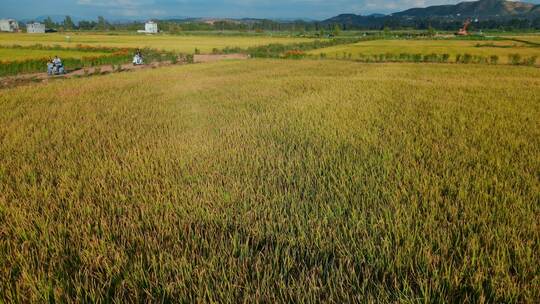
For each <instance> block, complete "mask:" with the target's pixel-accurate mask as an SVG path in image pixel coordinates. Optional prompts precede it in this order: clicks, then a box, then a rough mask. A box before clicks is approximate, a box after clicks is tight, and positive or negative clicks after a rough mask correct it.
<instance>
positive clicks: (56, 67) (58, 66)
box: [47, 56, 64, 75]
mask: <svg viewBox="0 0 540 304" xmlns="http://www.w3.org/2000/svg"><path fill="white" fill-rule="evenodd" d="M47 74H48V75H59V74H64V64H63V63H62V59H60V58H59V57H58V56H54V59H52V60H50V61H48V62H47Z"/></svg>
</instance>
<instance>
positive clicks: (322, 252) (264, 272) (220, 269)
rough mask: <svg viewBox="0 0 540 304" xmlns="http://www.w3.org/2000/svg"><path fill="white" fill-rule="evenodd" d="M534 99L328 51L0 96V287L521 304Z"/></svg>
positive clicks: (523, 86)
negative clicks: (318, 56)
mask: <svg viewBox="0 0 540 304" xmlns="http://www.w3.org/2000/svg"><path fill="white" fill-rule="evenodd" d="M539 101H540V69H538V68H534V67H520V66H505V67H504V68H501V67H500V66H488V65H485V66H484V65H449V64H403V63H394V64H360V63H355V62H345V61H333V60H316V61H311V60H287V61H285V60H248V61H242V62H241V61H229V62H220V63H210V64H195V65H185V66H175V67H167V68H161V69H155V70H151V69H149V70H145V71H140V72H137V73H119V74H111V75H106V76H97V77H90V78H84V79H69V80H62V81H52V82H50V83H47V84H37V85H31V86H24V87H18V88H13V89H6V90H2V92H1V94H0V121H1V122H2V123H0V139H1V140H0V222H2V223H3V224H2V225H0V236H1V237H0V256H1V257H2V258H1V259H0V290H3V291H4V292H3V293H1V294H0V301H2V300H4V301H5V302H12V301H13V302H45V301H47V302H51V299H52V300H54V299H55V300H56V301H57V302H67V301H68V300H69V299H71V300H74V299H79V300H82V301H85V302H100V301H101V302H113V301H116V302H146V301H153V302H156V301H160V302H168V301H172V302H188V303H195V302H221V303H227V302H257V301H260V302H277V301H280V302H338V303H350V302H410V303H417V302H446V303H458V302H474V303H476V302H482V301H485V302H489V303H494V302H505V303H535V302H536V303H537V302H538V300H539V299H540V289H538V288H537V287H538V285H539V284H540V277H539V273H540V265H539V264H538V260H539V259H540V254H539V253H540V227H539V223H540V221H539V214H540V205H539V204H538V202H539V199H540V196H539V193H540V181H539V178H538V172H540V103H539ZM6 278H9V279H6Z"/></svg>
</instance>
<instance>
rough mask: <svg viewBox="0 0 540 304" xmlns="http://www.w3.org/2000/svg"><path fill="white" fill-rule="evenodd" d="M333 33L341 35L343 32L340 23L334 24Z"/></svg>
mask: <svg viewBox="0 0 540 304" xmlns="http://www.w3.org/2000/svg"><path fill="white" fill-rule="evenodd" d="M332 34H334V36H339V35H340V34H341V27H340V26H339V24H336V25H334V31H333V32H332Z"/></svg>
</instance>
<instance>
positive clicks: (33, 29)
mask: <svg viewBox="0 0 540 304" xmlns="http://www.w3.org/2000/svg"><path fill="white" fill-rule="evenodd" d="M26 32H27V33H32V34H43V33H45V24H43V23H39V22H34V23H28V24H27V25H26Z"/></svg>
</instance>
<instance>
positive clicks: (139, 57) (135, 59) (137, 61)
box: [133, 49, 143, 65]
mask: <svg viewBox="0 0 540 304" xmlns="http://www.w3.org/2000/svg"><path fill="white" fill-rule="evenodd" d="M140 64H143V56H142V54H141V50H139V49H137V51H136V52H135V56H133V65H140Z"/></svg>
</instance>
